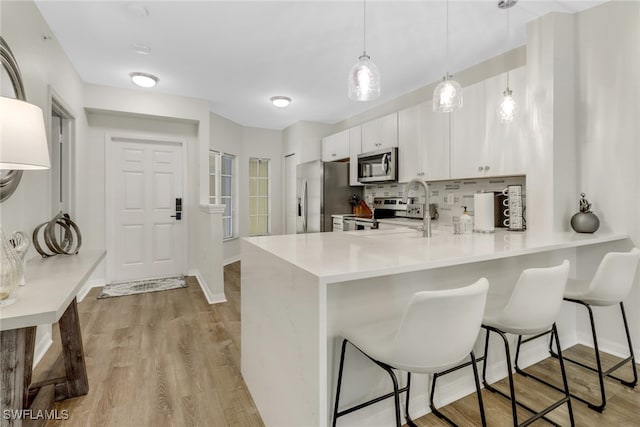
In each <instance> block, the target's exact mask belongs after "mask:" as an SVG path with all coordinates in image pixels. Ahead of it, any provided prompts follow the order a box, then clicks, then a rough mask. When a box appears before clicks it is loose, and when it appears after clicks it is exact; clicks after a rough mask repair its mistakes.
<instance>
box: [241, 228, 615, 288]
mask: <svg viewBox="0 0 640 427" xmlns="http://www.w3.org/2000/svg"><path fill="white" fill-rule="evenodd" d="M448 229H449V227H445V229H444V230H443V229H434V230H433V237H431V238H425V237H422V232H419V231H416V230H413V229H410V228H406V229H405V228H397V229H392V230H362V231H350V232H344V233H308V234H288V235H279V236H265V237H248V238H245V239H244V240H245V241H246V242H247V243H250V244H252V245H255V246H257V247H259V248H261V249H263V250H265V251H267V252H269V253H271V254H273V255H275V256H277V257H279V258H281V259H282V260H284V261H286V262H288V263H291V264H293V265H295V266H297V267H299V268H301V269H303V270H305V271H308V272H309V273H311V274H313V275H315V276H317V277H318V278H319V279H320V280H321V282H322V283H333V282H342V281H347V280H356V279H365V278H368V277H377V276H380V275H391V274H399V273H408V272H412V271H420V270H427V269H433V268H441V267H449V266H454V265H460V264H468V263H473V262H481V261H489V260H494V259H501V258H508V257H514V256H520V255H528V254H534V253H539V252H547V251H552V250H558V249H565V248H576V247H580V246H587V245H594V244H600V243H607V242H613V241H618V240H624V239H627V238H628V235H627V234H623V233H594V234H579V233H574V232H559V233H532V232H529V231H525V232H516V231H503V230H498V231H496V232H495V233H486V234H485V233H473V234H453V233H451V232H450V231H449V230H448Z"/></svg>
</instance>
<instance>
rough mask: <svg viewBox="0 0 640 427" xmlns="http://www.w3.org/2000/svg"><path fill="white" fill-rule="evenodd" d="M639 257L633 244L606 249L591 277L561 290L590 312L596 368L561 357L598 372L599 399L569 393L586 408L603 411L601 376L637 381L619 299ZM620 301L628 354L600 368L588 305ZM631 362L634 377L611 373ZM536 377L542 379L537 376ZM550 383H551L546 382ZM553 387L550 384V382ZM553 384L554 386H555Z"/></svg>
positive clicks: (630, 282) (627, 287) (628, 383)
mask: <svg viewBox="0 0 640 427" xmlns="http://www.w3.org/2000/svg"><path fill="white" fill-rule="evenodd" d="M639 260H640V250H639V249H638V248H633V249H631V251H629V252H609V253H608V254H606V255H605V256H604V258H603V259H602V262H601V263H600V265H599V266H598V270H597V271H596V274H595V275H594V276H593V279H592V280H591V281H584V280H573V279H570V280H569V283H568V284H567V289H566V291H565V293H564V299H565V301H569V302H573V303H576V304H580V305H582V306H584V307H586V309H587V312H588V313H589V321H590V323H591V334H592V337H593V347H594V350H595V355H596V365H597V368H593V367H591V366H588V365H585V364H583V363H581V362H578V361H576V360H573V359H570V358H568V357H563V359H564V360H566V361H568V362H571V363H574V364H576V365H579V366H581V367H583V368H586V369H589V370H591V371H593V372H597V373H598V379H599V382H600V403H593V402H589V401H588V400H586V399H584V398H582V397H579V396H576V395H575V394H571V397H573V398H575V399H577V400H579V401H581V402H584V403H586V404H587V405H588V406H589V408H591V409H594V410H596V411H598V412H602V411H603V410H604V408H605V406H606V404H607V397H606V394H605V389H604V378H605V377H610V378H613V379H615V380H617V381H620V382H621V383H622V384H624V385H626V386H628V387H631V388H633V387H635V386H636V385H637V384H638V370H637V367H636V363H635V358H634V355H633V345H632V344H631V335H630V333H629V324H628V323H627V316H626V314H625V311H624V304H623V303H622V301H623V300H624V299H625V298H626V297H627V296H628V295H629V293H630V292H631V287H632V286H633V281H634V278H635V275H636V269H637V267H638V261H639ZM616 304H619V305H620V312H621V314H622V323H623V324H624V331H625V333H626V335H627V343H628V344H629V357H627V358H626V359H624V360H622V361H620V362H619V363H617V364H616V365H615V366H613V367H611V368H610V369H608V370H606V371H603V370H602V363H601V361H600V350H599V348H598V337H597V335H596V326H595V322H594V319H593V311H592V310H591V306H596V307H606V306H611V305H616ZM549 352H550V353H551V355H552V356H553V357H556V358H557V357H558V355H559V354H560V352H558V353H556V352H554V351H553V348H552V342H551V341H550V342H549ZM628 362H631V366H632V371H633V380H631V381H626V380H623V379H622V378H619V377H616V376H614V375H612V372H613V371H615V370H617V369H618V368H621V367H622V366H624V365H625V364H626V363H628ZM536 379H537V380H538V381H541V382H544V381H542V380H540V379H539V378H536ZM548 385H550V384H548ZM552 387H553V386H552ZM554 388H555V387H554Z"/></svg>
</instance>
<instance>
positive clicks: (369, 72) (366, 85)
mask: <svg viewBox="0 0 640 427" xmlns="http://www.w3.org/2000/svg"><path fill="white" fill-rule="evenodd" d="M363 3H364V5H363V13H362V21H363V25H362V28H363V30H362V38H363V49H362V55H360V57H359V58H358V63H357V64H356V65H354V66H353V68H351V71H350V72H349V92H348V94H349V98H350V99H353V100H354V101H372V100H374V99H376V98H378V97H380V72H379V71H378V67H376V64H374V63H373V62H371V57H370V56H369V55H367V2H366V0H364V1H363Z"/></svg>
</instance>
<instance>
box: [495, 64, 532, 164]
mask: <svg viewBox="0 0 640 427" xmlns="http://www.w3.org/2000/svg"><path fill="white" fill-rule="evenodd" d="M526 79H527V76H526V73H525V67H519V68H516V69H514V70H512V71H510V72H509V87H510V89H511V91H512V92H513V94H512V96H513V98H514V100H515V101H516V106H517V110H516V116H515V118H514V120H513V121H512V122H511V123H501V122H500V120H499V118H498V114H497V109H498V105H499V104H500V103H501V102H502V99H503V97H504V95H503V92H504V91H505V89H506V86H507V74H506V73H502V74H499V75H497V76H495V77H492V78H490V79H487V80H485V98H486V119H485V123H486V126H485V140H486V152H485V163H486V165H487V166H489V167H490V169H489V171H487V173H488V174H490V175H524V174H525V153H526V150H525V144H526V127H525V126H526V120H525V119H526V112H525V108H526V105H527V102H526V101H527V100H526V94H527V93H526V91H527V81H526Z"/></svg>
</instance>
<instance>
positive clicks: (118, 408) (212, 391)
mask: <svg viewBox="0 0 640 427" xmlns="http://www.w3.org/2000/svg"><path fill="white" fill-rule="evenodd" d="M187 282H188V287H187V288H183V289H175V290H171V291H164V292H155V293H147V294H140V295H131V296H126V297H119V298H109V299H103V300H97V299H96V297H97V295H98V294H99V291H100V290H99V289H93V290H92V291H91V292H90V293H89V294H88V295H87V297H86V298H85V299H84V300H83V302H82V303H80V304H79V305H78V313H79V316H80V323H81V326H82V333H83V340H84V345H85V356H86V364H87V372H88V376H89V385H90V389H89V394H88V395H87V396H82V397H78V398H75V399H69V400H66V401H62V402H58V403H57V404H56V409H58V410H59V411H60V410H62V409H65V410H67V411H68V414H69V419H68V420H58V421H54V420H51V421H48V422H47V424H46V425H47V426H60V427H76V426H82V427H84V426H118V427H119V426H152V427H155V426H163V427H164V426H180V427H182V426H194V427H196V426H216V427H217V426H232V427H244V426H248V427H260V426H262V425H263V423H262V420H261V418H260V414H259V413H258V411H257V409H256V407H255V405H254V403H253V400H252V398H251V394H250V393H249V391H248V390H247V387H246V385H245V384H244V381H243V380H242V375H241V374H240V351H241V348H240V297H241V296H240V263H234V264H231V265H229V266H227V267H225V293H226V296H227V302H226V303H222V304H216V305H209V304H208V303H207V301H206V299H205V297H204V295H203V294H202V291H201V290H200V287H199V285H198V284H197V282H196V281H195V279H194V278H188V279H187ZM53 329H54V345H53V346H52V348H51V349H50V350H49V352H48V353H47V354H46V355H45V357H44V358H43V360H42V362H41V363H40V364H39V365H38V368H37V369H36V370H35V372H34V381H38V376H42V375H44V374H46V373H47V370H48V369H50V368H51V366H52V365H53V363H54V362H55V360H56V359H57V356H58V354H59V352H60V345H59V336H58V334H57V328H55V327H54V328H53ZM566 353H567V354H571V355H572V356H573V357H576V358H580V359H581V360H593V356H591V355H590V349H589V348H587V347H584V346H576V347H574V348H572V349H570V350H569V351H566ZM589 357H591V359H589ZM617 360H618V359H617V358H615V357H613V356H606V357H604V358H603V363H604V364H605V366H611V365H613V364H614V363H615V362H616V361H617ZM527 369H528V370H530V371H531V372H533V373H535V374H536V375H541V376H544V377H546V378H548V379H550V380H551V381H554V382H557V383H558V384H560V378H559V376H558V375H557V373H558V370H557V369H558V363H557V361H555V360H552V359H546V360H544V361H542V362H540V363H539V364H537V365H534V366H533V367H530V368H527ZM567 369H568V375H569V381H570V386H571V387H572V389H575V390H576V391H577V392H580V393H592V392H597V390H598V388H597V378H596V377H595V376H594V375H592V374H590V373H585V372H584V371H583V370H581V369H578V368H577V367H575V366H571V365H569V364H568V365H567ZM630 372H631V371H630V369H627V368H625V369H621V370H620V375H623V376H626V377H628V376H629V375H630ZM516 384H517V393H518V394H519V396H521V397H522V398H523V399H525V400H526V399H531V400H532V401H533V402H532V405H533V406H536V407H537V406H538V405H539V406H542V405H544V404H545V403H546V402H548V401H549V399H550V398H553V397H554V396H556V395H554V394H553V393H550V392H548V391H547V389H546V388H544V386H541V385H540V384H538V383H536V382H534V381H532V380H529V379H522V378H517V383H516ZM496 385H497V386H498V387H501V389H503V390H506V389H507V384H506V381H505V380H503V381H499V382H498V383H497V384H496ZM606 386H607V395H608V402H607V409H606V410H605V412H604V413H603V414H599V413H597V412H594V411H592V410H590V409H588V408H587V407H586V406H585V405H584V404H582V403H580V402H577V401H574V402H573V407H574V413H575V419H576V425H577V426H586V427H590V426H598V427H599V426H616V427H631V426H634V427H637V426H640V388H636V389H635V390H631V389H629V388H627V387H624V386H622V385H621V384H620V383H618V382H617V381H613V380H607V384H606ZM483 399H484V401H485V406H486V413H487V420H488V422H489V425H490V426H495V427H503V426H504V427H509V426H511V425H512V421H511V406H510V404H509V402H508V401H507V400H506V399H504V398H502V397H500V396H498V395H495V394H493V393H491V392H488V391H486V390H483ZM390 402H391V401H390ZM390 402H389V404H391V403H390ZM414 409H415V408H414ZM442 411H443V412H444V413H445V414H447V415H449V416H450V417H452V418H453V419H454V420H457V421H458V423H459V425H460V426H477V425H479V424H480V416H479V413H478V406H477V401H476V397H475V394H472V395H469V396H466V397H465V398H463V399H460V400H458V401H456V402H454V403H452V404H450V405H447V406H446V407H444V408H442ZM554 412H555V413H554V414H552V415H551V418H552V419H553V420H555V421H557V422H558V423H560V424H561V425H567V419H568V418H567V413H566V409H564V408H561V409H559V410H557V411H554ZM518 414H519V417H522V418H523V419H524V418H525V417H527V416H528V414H527V412H526V411H525V410H523V409H520V410H519V411H518ZM415 421H416V424H417V425H418V426H446V425H447V423H445V422H443V421H442V420H439V419H438V418H437V417H435V416H434V415H432V414H429V415H426V416H424V417H421V418H419V419H417V420H415ZM338 425H340V423H338ZM533 425H534V426H543V425H548V424H547V423H545V422H543V421H539V422H536V423H534V424H533Z"/></svg>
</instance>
